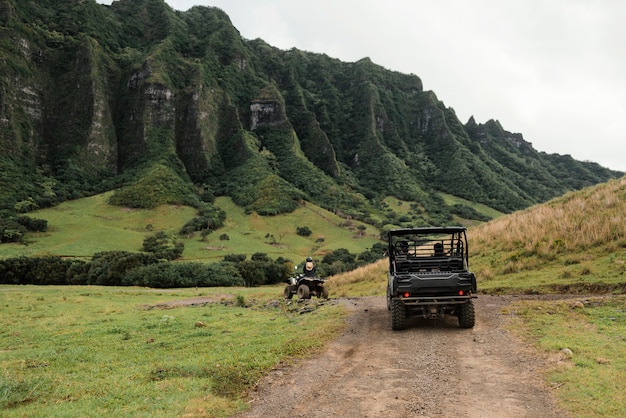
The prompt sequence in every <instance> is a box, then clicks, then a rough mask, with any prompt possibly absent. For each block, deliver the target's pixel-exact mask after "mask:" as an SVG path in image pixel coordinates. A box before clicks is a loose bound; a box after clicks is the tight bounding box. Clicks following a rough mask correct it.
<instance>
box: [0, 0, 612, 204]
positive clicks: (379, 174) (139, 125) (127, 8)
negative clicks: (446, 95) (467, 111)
mask: <svg viewBox="0 0 626 418" xmlns="http://www.w3.org/2000/svg"><path fill="white" fill-rule="evenodd" d="M0 25H1V27H0V54H1V58H2V59H0V73H1V74H2V75H3V77H2V78H1V79H0V142H1V143H0V146H1V147H2V152H1V154H0V168H1V169H2V171H1V172H2V174H1V177H0V187H1V188H0V204H1V206H2V207H3V208H5V209H8V210H15V209H17V210H19V211H26V210H29V209H32V208H34V207H37V206H38V207H43V206H48V205H51V204H54V203H56V202H59V201H61V200H65V199H69V198H75V197H80V196H85V195H89V194H93V193H98V192H100V191H103V190H108V189H116V192H115V193H114V195H113V197H112V199H111V202H112V203H114V204H118V205H126V206H131V207H153V206H155V205H158V204H162V203H181V204H189V205H199V204H201V203H202V201H205V202H211V200H212V198H213V197H214V196H216V195H229V196H231V197H232V198H233V199H234V201H235V202H236V203H238V204H239V205H242V206H244V207H246V208H248V209H249V210H251V211H257V212H259V213H261V214H277V213H284V212H289V211H292V210H293V209H294V208H296V206H297V205H298V204H299V203H300V202H301V201H302V200H309V201H312V202H315V203H317V204H319V205H321V206H323V207H326V208H329V209H340V210H342V211H343V212H347V213H350V214H354V215H361V216H362V215H364V214H366V213H367V211H368V209H369V208H371V205H375V204H376V202H379V201H380V200H381V199H382V198H384V197H385V196H396V197H398V198H401V199H404V200H410V201H415V202H418V203H419V204H420V205H421V206H422V207H424V208H428V207H435V206H437V205H440V202H441V199H440V198H439V197H438V195H437V193H439V192H445V193H449V194H452V195H456V196H459V197H463V198H466V199H469V200H470V201H474V202H478V203H484V204H486V205H488V206H490V207H492V208H495V209H498V210H500V211H503V212H510V211H513V210H516V209H520V208H524V207H527V206H529V205H532V204H534V203H537V202H541V201H545V200H546V199H549V198H552V197H554V196H557V195H561V194H563V193H564V192H566V191H568V190H572V189H578V188H581V187H584V186H588V185H591V184H595V183H599V182H604V181H606V180H608V179H610V178H612V177H617V176H619V175H621V174H622V173H618V172H614V171H611V170H608V169H605V168H603V167H600V166H599V165H598V164H595V163H592V162H581V161H576V160H574V159H573V158H571V157H570V156H561V155H555V154H552V155H548V154H545V153H541V152H538V151H536V150H535V149H534V148H533V147H532V145H531V144H530V143H529V142H526V141H525V140H524V139H523V138H522V136H521V135H520V134H512V133H510V132H507V131H505V130H504V129H503V128H502V126H500V124H499V123H498V122H497V121H489V122H487V123H486V124H477V123H476V122H475V121H474V120H473V119H470V121H468V123H467V124H465V125H464V124H462V123H461V122H460V121H459V120H458V119H457V117H456V115H455V113H454V111H453V110H452V109H451V108H448V107H446V106H445V105H444V104H443V103H442V102H441V101H440V100H438V98H437V96H436V95H435V93H433V92H431V91H424V90H423V88H422V82H421V80H420V79H419V78H418V77H417V76H415V75H406V74H401V73H398V72H393V71H390V70H387V69H385V68H382V67H381V66H379V65H376V64H374V63H372V62H371V61H370V60H369V59H367V58H364V59H362V60H360V61H358V62H355V63H346V62H341V61H339V60H337V59H333V58H330V57H328V56H326V55H323V54H313V53H308V52H303V51H299V50H297V49H292V50H289V51H283V50H279V49H277V48H274V47H272V46H270V45H268V44H267V43H265V42H263V41H262V40H260V39H256V40H246V39H243V38H242V37H241V36H240V34H239V32H238V31H237V29H236V28H235V27H234V26H233V25H232V23H231V21H230V19H229V18H228V16H227V15H226V14H225V13H224V12H223V11H221V10H219V9H217V8H211V7H194V8H192V9H190V10H188V11H185V12H180V11H174V10H173V9H171V8H170V7H169V6H168V5H167V4H166V3H165V2H164V1H163V0H119V1H114V2H113V3H112V5H111V6H105V5H100V4H97V3H96V2H95V1H94V0H82V1H77V0H0ZM590 140H591V139H590Z"/></svg>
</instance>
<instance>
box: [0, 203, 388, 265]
mask: <svg viewBox="0 0 626 418" xmlns="http://www.w3.org/2000/svg"><path fill="white" fill-rule="evenodd" d="M110 195H111V193H105V194H101V195H97V196H93V197H88V198H84V199H78V200H74V201H69V202H64V203H62V204H60V205H58V206H56V207H53V208H49V209H44V210H39V211H35V212H31V213H29V214H28V215H29V216H31V217H33V218H42V219H47V220H48V231H47V232H45V233H40V234H29V235H28V238H27V243H28V245H23V244H3V245H0V257H17V256H21V255H26V256H41V255H61V256H71V257H91V256H92V255H93V254H94V253H95V252H98V251H116V250H124V251H141V247H142V243H143V239H144V238H145V237H146V235H148V234H151V233H153V232H154V231H158V230H165V231H167V232H171V233H178V231H179V230H180V229H181V227H182V226H183V225H184V224H185V222H187V221H188V220H189V219H191V218H193V217H194V216H195V213H196V212H195V210H194V209H193V208H190V207H185V206H175V205H163V206H159V207H158V208H156V209H128V208H122V207H119V206H113V205H109V204H108V203H107V202H108V198H109V196H110ZM216 205H217V206H218V207H220V208H222V209H223V210H224V211H225V212H226V214H227V218H226V225H225V226H224V227H223V228H221V229H219V230H217V231H216V232H214V233H212V234H210V235H209V236H208V237H207V238H206V240H204V241H203V240H201V237H200V235H199V234H198V235H194V236H191V237H181V239H182V241H183V242H184V244H185V251H184V252H183V259H186V260H207V261H219V260H221V259H222V258H223V257H224V256H225V255H227V254H248V255H251V254H254V253H256V252H262V253H266V254H268V255H269V256H270V257H272V258H277V257H279V256H282V257H285V258H288V259H291V260H293V261H296V262H299V261H300V260H301V259H303V258H304V257H306V256H308V255H315V256H318V257H321V256H323V255H324V254H326V253H328V252H332V251H333V250H335V249H338V248H346V249H347V250H348V251H350V252H351V253H353V254H358V253H361V252H363V251H365V250H367V249H368V248H371V246H372V245H373V244H375V243H376V242H378V237H379V231H378V229H376V228H375V227H373V226H371V225H366V224H363V223H361V222H358V221H348V220H345V219H342V218H340V217H338V216H336V215H334V214H332V213H331V212H328V211H326V210H324V209H321V208H320V207H318V206H316V205H313V204H310V203H307V204H306V205H305V206H302V207H300V208H298V209H297V210H296V211H294V212H293V213H290V214H286V215H279V216H271V217H263V216H258V215H256V214H252V215H246V214H245V211H244V209H243V208H241V207H239V206H237V205H235V204H234V203H233V202H232V200H231V199H230V198H225V197H222V198H218V199H217V201H216ZM358 225H363V226H365V227H366V229H365V230H364V234H363V236H357V235H358V232H359V230H358V229H357V226H358ZM298 226H308V227H309V228H310V229H311V231H312V232H313V234H312V235H311V236H309V237H301V236H299V235H297V234H296V228H297V227H298ZM222 234H227V235H228V237H229V239H228V240H220V239H219V237H220V236H221V235H222ZM268 234H269V235H272V236H273V237H274V238H273V240H272V239H271V238H269V237H266V236H267V235H268Z"/></svg>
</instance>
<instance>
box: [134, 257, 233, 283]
mask: <svg viewBox="0 0 626 418" xmlns="http://www.w3.org/2000/svg"><path fill="white" fill-rule="evenodd" d="M124 284H125V285H132V286H147V287H154V288H174V287H195V286H198V287H215V286H242V285H243V284H244V283H243V280H242V278H241V276H240V275H239V271H238V270H237V268H236V267H235V265H234V264H233V263H228V262H220V263H211V264H202V263H188V262H176V263H171V262H161V263H157V264H151V265H147V266H143V267H139V268H136V269H133V270H130V271H129V272H127V273H126V275H125V276H124Z"/></svg>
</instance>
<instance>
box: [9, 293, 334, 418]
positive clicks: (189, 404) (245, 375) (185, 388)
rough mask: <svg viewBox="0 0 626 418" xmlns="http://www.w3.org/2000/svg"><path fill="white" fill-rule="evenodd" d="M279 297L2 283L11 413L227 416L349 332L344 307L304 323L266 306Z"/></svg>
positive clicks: (289, 311)
mask: <svg viewBox="0 0 626 418" xmlns="http://www.w3.org/2000/svg"><path fill="white" fill-rule="evenodd" d="M280 294H281V291H280V289H277V288H263V289H256V290H250V289H243V288H239V289H232V288H228V289H219V288H214V289H211V290H207V289H190V290H180V289H179V290H174V291H169V292H161V291H159V292H155V291H152V290H148V289H139V288H115V287H83V286H78V287H72V286H63V287H56V286H45V287H31V286H29V287H25V286H20V287H10V286H0V318H1V319H0V330H1V331H0V347H2V356H1V357H0V409H1V410H2V416H3V417H23V416H30V417H49V416H111V415H115V416H117V417H172V416H183V415H185V414H189V415H193V416H212V417H227V416H230V415H232V414H233V413H234V412H237V411H240V410H242V409H244V407H245V405H244V403H243V401H242V398H243V396H244V395H245V392H246V390H247V389H248V388H249V387H250V385H252V384H253V383H255V382H256V381H257V380H258V379H259V378H260V376H261V375H262V374H263V373H265V372H267V371H269V370H270V369H271V368H272V367H274V366H275V365H276V364H277V363H278V362H279V361H281V360H284V359H285V358H287V359H288V358H295V357H298V356H303V355H310V354H311V353H314V352H315V351H317V350H319V349H320V348H321V347H322V346H323V345H324V343H325V342H326V341H328V340H329V339H331V338H333V337H334V336H335V335H336V333H337V331H339V330H340V329H341V327H342V325H341V324H342V321H341V318H342V316H343V310H342V309H341V308H340V307H338V306H335V307H333V306H319V307H318V308H317V309H315V310H314V311H313V312H311V313H309V314H306V315H301V314H300V312H299V310H298V307H297V306H287V305H285V304H282V303H273V304H269V303H268V302H269V301H271V300H275V299H276V298H277V297H278V295H280ZM186 299H194V300H195V302H194V303H195V305H190V306H184V305H176V304H172V305H168V303H170V302H172V301H181V300H186ZM192 302H193V301H192ZM190 303H191V302H190ZM294 309H295V310H294Z"/></svg>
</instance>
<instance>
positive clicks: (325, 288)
mask: <svg viewBox="0 0 626 418" xmlns="http://www.w3.org/2000/svg"><path fill="white" fill-rule="evenodd" d="M322 298H324V299H328V286H326V285H322Z"/></svg>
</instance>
